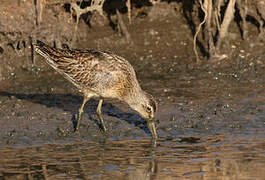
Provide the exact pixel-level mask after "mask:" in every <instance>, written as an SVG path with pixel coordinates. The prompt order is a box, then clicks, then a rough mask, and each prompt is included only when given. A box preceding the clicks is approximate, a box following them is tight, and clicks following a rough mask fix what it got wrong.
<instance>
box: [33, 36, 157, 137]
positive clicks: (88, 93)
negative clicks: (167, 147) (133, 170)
mask: <svg viewBox="0 0 265 180" xmlns="http://www.w3.org/2000/svg"><path fill="white" fill-rule="evenodd" d="M34 47H35V51H36V52H37V53H38V54H40V55H41V56H43V57H44V58H45V59H46V62H47V63H48V64H49V65H50V66H51V67H53V68H54V69H55V70H56V71H58V72H59V73H60V74H62V75H63V76H64V77H65V78H66V79H67V80H69V81H70V82H71V83H73V84H74V85H75V86H76V87H77V88H78V89H79V91H80V92H82V94H83V96H84V99H83V103H82V105H81V107H80V108H79V113H78V117H77V123H76V126H75V130H76V131H77V130H78V128H79V124H80V121H81V118H82V114H83V109H84V106H85V104H86V102H87V101H88V100H89V99H90V98H95V97H96V98H99V103H98V106H97V111H96V112H97V115H98V121H99V123H100V125H101V128H102V130H103V131H104V132H106V131H107V129H106V126H105V122H104V119H103V117H102V113H101V106H102V103H103V99H104V98H112V99H113V98H114V99H118V100H120V101H123V102H126V103H127V104H128V105H129V106H130V107H131V108H132V109H134V110H135V111H137V112H138V113H139V114H140V115H141V116H142V117H143V118H144V119H146V121H147V126H148V128H149V130H150V132H151V135H152V137H153V139H157V132H156V127H155V122H154V116H155V112H156V111H157V103H156V101H155V99H154V98H153V96H152V95H150V94H148V93H146V92H145V91H143V90H142V89H141V87H140V85H139V83H138V81H137V78H136V74H135V71H134V69H133V67H132V66H131V64H130V63H129V62H128V61H127V60H125V59H124V58H123V57H120V56H117V55H115V54H113V53H110V52H105V51H96V50H63V49H57V48H53V47H51V46H48V45H47V44H45V43H43V42H41V41H39V40H38V41H37V43H36V44H34Z"/></svg>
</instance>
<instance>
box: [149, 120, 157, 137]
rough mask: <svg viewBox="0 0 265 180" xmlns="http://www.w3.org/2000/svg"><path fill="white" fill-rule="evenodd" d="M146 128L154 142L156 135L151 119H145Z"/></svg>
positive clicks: (153, 122)
mask: <svg viewBox="0 0 265 180" xmlns="http://www.w3.org/2000/svg"><path fill="white" fill-rule="evenodd" d="M147 126H148V128H149V131H150V132H151V134H152V137H153V139H154V140H156V139H157V133H156V126H155V121H154V120H153V119H147Z"/></svg>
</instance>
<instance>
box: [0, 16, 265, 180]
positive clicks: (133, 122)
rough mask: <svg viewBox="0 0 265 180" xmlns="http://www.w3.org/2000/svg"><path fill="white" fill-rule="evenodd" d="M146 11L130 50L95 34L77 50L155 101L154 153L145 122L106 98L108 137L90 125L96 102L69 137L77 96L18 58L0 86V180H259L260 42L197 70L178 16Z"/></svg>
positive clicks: (263, 94)
mask: <svg viewBox="0 0 265 180" xmlns="http://www.w3.org/2000/svg"><path fill="white" fill-rule="evenodd" d="M151 13H153V15H152V16H150V17H152V18H148V17H145V18H142V17H141V18H139V19H134V22H133V25H131V26H129V31H130V32H131V36H132V39H133V40H134V42H133V44H131V45H128V44H126V43H125V42H124V40H123V39H122V37H120V36H118V35H117V33H115V32H114V31H113V30H112V29H111V28H109V27H102V26H99V27H97V26H95V27H94V29H93V28H92V29H91V30H90V32H89V33H90V34H89V36H88V35H87V39H79V40H78V43H77V44H76V45H75V48H93V49H107V50H110V51H113V52H115V53H116V54H119V55H121V56H123V57H125V58H126V59H128V60H129V61H130V62H131V64H132V65H133V66H134V68H135V70H136V73H137V77H138V79H139V82H140V84H141V87H142V88H143V89H144V90H146V91H147V92H150V93H151V94H153V95H154V96H155V98H156V100H157V101H158V107H159V108H158V112H157V114H156V125H157V132H158V136H159V139H158V141H157V147H153V146H152V145H151V144H152V143H151V135H150V132H149V130H148V128H147V126H146V122H145V120H144V119H142V118H141V117H140V116H139V115H138V114H137V113H136V112H134V111H132V110H131V109H130V108H129V107H128V105H126V104H124V103H122V102H119V101H117V100H112V99H107V100H104V102H103V106H102V113H103V117H104V119H105V121H106V124H107V129H108V132H107V133H103V132H102V131H101V130H100V128H99V126H98V123H97V116H96V107H97V103H98V100H97V99H92V100H90V101H89V102H88V103H87V104H86V106H85V109H84V115H83V119H82V121H81V124H80V130H79V132H74V125H75V123H76V121H75V117H76V113H77V111H78V108H79V107H80V105H81V103H82V95H81V94H80V93H79V92H78V91H77V89H76V88H75V87H74V86H73V85H72V84H70V82H68V81H67V80H65V79H64V78H63V77H62V76H60V75H59V74H58V73H56V72H55V71H54V70H53V69H52V68H50V67H49V66H48V65H46V64H45V62H44V59H42V58H41V57H39V56H36V59H35V64H33V65H29V64H28V59H27V57H23V56H22V57H16V59H17V61H19V62H23V61H26V63H25V64H24V65H22V66H20V65H19V67H15V68H14V71H12V72H11V71H10V72H8V76H6V77H5V78H4V80H2V81H1V87H0V107H1V108H0V127H1V131H0V156H1V158H0V179H178V178H181V179H225V178H228V179H262V177H265V174H264V172H265V171H264V170H265V169H264V167H265V166H264V164H265V161H264V149H265V141H264V140H265V133H264V132H265V61H264V59H265V51H264V43H263V42H256V41H255V40H253V42H251V43H250V44H248V43H244V42H243V41H242V40H240V41H239V42H234V41H233V42H232V43H233V45H235V46H236V48H234V46H233V48H231V51H230V52H229V53H230V54H229V58H227V59H224V60H221V61H220V62H218V63H214V64H213V63H211V62H204V63H202V64H200V65H198V64H196V63H195V62H194V59H195V56H194V54H193V52H192V48H191V47H192V41H191V40H190V39H189V36H190V34H189V35H187V31H188V26H187V25H185V24H184V22H185V20H184V19H183V18H181V17H182V16H176V15H172V12H171V13H168V14H167V13H164V14H166V15H165V16H162V17H161V14H160V15H157V16H158V17H159V18H158V17H157V16H155V15H156V14H155V11H151ZM162 14H163V13H162ZM175 19H178V21H179V22H178V23H179V24H178V23H177V22H176V20H175ZM172 22H176V24H172ZM80 26H81V27H80V33H83V31H84V27H83V26H84V25H82V24H81V25H80ZM164 27H167V33H165V30H164ZM82 28H83V30H82ZM86 28H87V27H86ZM250 32H251V31H250ZM238 38H239V39H240V37H238ZM88 41H89V42H90V43H87V42H88ZM248 45H249V46H250V45H251V47H249V46H248ZM8 57H12V56H11V55H8V56H5V58H8ZM14 64H15V63H14ZM22 64H23V63H22Z"/></svg>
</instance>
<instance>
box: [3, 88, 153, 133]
mask: <svg viewBox="0 0 265 180" xmlns="http://www.w3.org/2000/svg"><path fill="white" fill-rule="evenodd" d="M0 96H6V97H12V96H13V97H16V98H17V99H21V100H27V101H30V102H33V103H37V104H42V105H45V106H47V107H49V108H52V107H56V108H60V109H63V110H64V111H68V112H71V113H72V119H71V120H72V123H73V126H74V127H75V126H76V118H75V117H76V114H77V112H78V108H79V107H80V106H81V104H82V100H83V97H81V96H77V95H72V94H48V93H44V94H21V93H10V92H6V91H0ZM97 104H98V102H97V100H95V99H91V100H89V102H87V104H86V107H85V108H84V113H88V117H89V119H90V120H92V121H94V122H95V123H96V124H97V125H98V126H99V127H100V125H99V123H98V121H97V119H95V118H93V117H92V115H94V114H96V108H97ZM88 105H89V108H88V107H87V106H88ZM102 113H103V115H104V114H107V115H109V116H112V117H116V118H119V119H122V120H124V121H126V122H128V123H129V124H133V125H134V126H136V127H138V128H140V129H142V130H144V131H145V133H147V134H149V135H151V133H150V131H149V129H148V128H147V124H146V121H145V120H144V119H143V118H141V117H140V116H139V115H138V114H136V113H126V112H123V111H122V110H121V109H119V108H118V107H116V106H114V105H112V104H110V103H107V102H103V105H102Z"/></svg>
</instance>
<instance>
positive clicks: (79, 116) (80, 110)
mask: <svg viewBox="0 0 265 180" xmlns="http://www.w3.org/2000/svg"><path fill="white" fill-rule="evenodd" d="M89 99H90V97H89V96H86V95H84V99H83V103H82V105H81V107H80V108H79V113H78V118H77V123H76V126H75V131H78V129H79V124H80V121H81V118H82V114H83V112H84V106H85V104H86V102H87V101H88V100H89Z"/></svg>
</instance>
